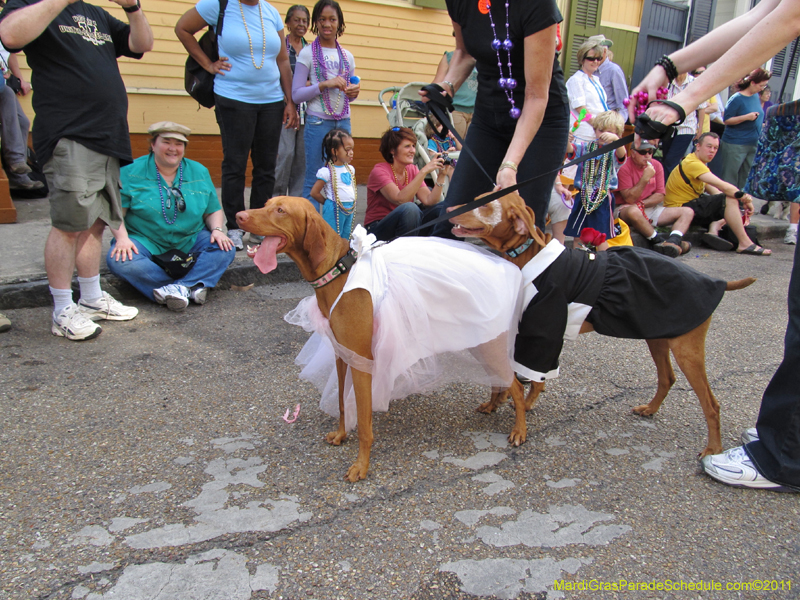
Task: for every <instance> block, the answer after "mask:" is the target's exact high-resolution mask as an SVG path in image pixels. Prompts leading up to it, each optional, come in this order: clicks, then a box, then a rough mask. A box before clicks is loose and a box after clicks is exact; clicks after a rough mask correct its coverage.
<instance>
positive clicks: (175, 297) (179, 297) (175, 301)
mask: <svg viewBox="0 0 800 600" xmlns="http://www.w3.org/2000/svg"><path fill="white" fill-rule="evenodd" d="M153 298H155V300H156V302H158V303H159V304H166V305H167V308H168V309H170V310H174V311H175V312H180V311H182V310H184V309H185V308H186V307H187V306H189V288H187V287H186V286H184V285H178V284H175V283H171V284H169V285H165V286H164V287H160V288H156V289H154V290H153Z"/></svg>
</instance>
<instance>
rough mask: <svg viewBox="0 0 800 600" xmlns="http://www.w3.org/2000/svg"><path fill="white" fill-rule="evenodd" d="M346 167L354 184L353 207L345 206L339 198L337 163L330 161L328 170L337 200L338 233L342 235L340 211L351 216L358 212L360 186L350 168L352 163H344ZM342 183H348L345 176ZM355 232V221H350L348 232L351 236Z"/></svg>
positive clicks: (334, 197)
mask: <svg viewBox="0 0 800 600" xmlns="http://www.w3.org/2000/svg"><path fill="white" fill-rule="evenodd" d="M344 168H345V170H346V171H347V174H348V175H349V176H350V184H351V185H352V186H353V206H352V208H349V209H348V208H345V206H344V204H342V201H341V200H339V186H338V184H337V182H336V165H334V164H333V161H329V162H328V171H329V172H330V174H331V189H332V190H333V200H334V202H336V211H335V214H336V233H338V234H339V235H342V228H341V225H339V212H340V211H341V213H343V214H344V215H345V216H350V215H352V214H353V213H354V212H356V203H357V202H358V188H357V187H356V182H355V178H354V177H353V171H351V170H350V165H348V164H347V163H345V164H344ZM342 183H345V185H346V184H347V182H346V181H344V177H342ZM352 234H353V221H350V232H349V233H348V234H347V237H348V238H349V237H350V236H351V235H352Z"/></svg>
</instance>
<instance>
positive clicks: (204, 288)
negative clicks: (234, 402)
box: [106, 121, 236, 311]
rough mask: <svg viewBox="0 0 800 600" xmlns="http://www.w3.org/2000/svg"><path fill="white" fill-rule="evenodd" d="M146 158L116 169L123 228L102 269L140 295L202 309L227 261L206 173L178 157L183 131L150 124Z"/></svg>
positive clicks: (220, 217) (228, 251) (228, 249)
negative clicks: (200, 306) (119, 185)
mask: <svg viewBox="0 0 800 600" xmlns="http://www.w3.org/2000/svg"><path fill="white" fill-rule="evenodd" d="M148 133H150V134H151V135H152V136H153V139H152V140H151V142H150V154H148V155H147V156H141V157H139V158H137V159H136V160H135V161H133V163H131V164H130V165H127V166H125V167H123V168H122V169H121V170H120V184H121V185H122V191H121V194H122V212H123V215H124V216H125V219H124V222H123V224H122V226H121V227H120V228H119V229H118V230H116V231H114V232H113V233H114V237H115V240H114V241H113V242H112V244H111V250H110V251H109V253H108V257H107V259H106V261H107V263H108V268H109V270H110V271H111V272H112V273H113V274H114V275H116V276H117V277H119V278H120V279H124V280H125V281H127V282H128V283H130V284H131V285H132V286H133V287H135V288H136V289H137V290H139V291H140V292H141V293H142V294H144V295H145V296H147V297H148V298H150V299H151V300H155V301H156V302H158V303H159V304H166V305H167V308H169V309H170V310H174V311H182V310H184V309H185V308H186V307H187V306H188V305H189V300H191V301H193V302H195V303H196V304H204V303H205V301H206V295H207V293H208V288H212V287H214V286H215V285H216V284H217V282H218V281H219V279H220V277H222V274H223V273H224V272H225V269H227V268H228V265H230V264H231V262H232V261H233V259H234V256H235V254H236V250H235V249H234V247H233V242H232V241H231V240H230V238H228V236H227V235H226V234H225V232H224V231H223V229H222V224H223V221H224V214H223V212H222V207H221V206H220V203H219V200H218V199H217V192H216V190H215V188H214V184H213V183H212V182H211V176H210V175H209V173H208V169H206V168H205V167H204V166H203V165H201V164H200V163H198V162H195V161H193V160H189V159H188V158H184V157H183V153H184V150H185V148H186V144H187V143H188V141H189V140H188V138H187V137H186V136H187V135H189V133H190V130H189V128H188V127H184V126H183V125H179V124H177V123H172V122H170V121H162V122H160V123H156V124H155V125H151V126H150V129H148Z"/></svg>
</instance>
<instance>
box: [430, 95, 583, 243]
mask: <svg viewBox="0 0 800 600" xmlns="http://www.w3.org/2000/svg"><path fill="white" fill-rule="evenodd" d="M516 126H517V121H515V120H514V119H512V118H511V117H510V116H509V115H508V111H507V110H503V111H500V112H495V111H492V110H489V109H486V108H482V107H480V106H478V105H477V104H476V105H475V112H474V113H473V116H472V123H471V124H470V126H469V129H468V130H467V137H466V139H465V140H464V142H465V144H466V145H467V146H469V148H470V149H471V150H472V152H473V153H474V154H475V156H476V157H477V158H478V160H479V161H480V163H481V165H483V168H484V169H486V172H487V173H488V174H489V175H490V176H491V177H496V175H497V169H498V168H499V167H500V163H501V162H502V161H503V157H504V156H505V154H506V150H508V146H509V144H510V143H511V139H512V138H513V137H514V131H515V129H516ZM568 135H569V108H567V105H566V103H565V104H563V105H555V106H553V107H548V109H547V111H546V113H545V116H544V120H543V121H542V124H541V125H540V126H539V131H538V132H537V133H536V136H535V137H534V138H533V140H532V141H531V143H530V145H529V146H528V149H527V150H526V151H525V155H524V156H523V157H522V160H521V161H520V163H519V170H518V171H517V181H525V180H526V179H530V178H531V177H535V176H537V175H539V174H542V173H547V172H548V171H551V170H557V169H558V168H559V167H560V166H561V165H562V164H563V161H564V152H565V151H566V148H567V137H568ZM556 174H557V172H556V171H554V172H553V173H552V175H548V176H546V177H541V178H540V179H538V180H536V181H533V182H531V183H529V184H527V185H524V186H522V187H521V188H520V189H519V190H518V192H519V195H520V196H522V198H523V199H524V200H525V204H527V205H528V206H530V207H531V208H532V209H533V212H534V214H535V215H536V225H538V226H539V227H540V228H542V229H544V222H545V218H546V217H547V207H548V205H549V204H550V191H551V190H552V189H553V184H554V183H555V180H556ZM493 187H494V185H493V183H492V182H491V181H489V179H487V177H486V175H484V174H483V171H481V170H480V168H479V167H478V165H477V164H475V161H474V160H473V159H472V157H471V156H470V155H469V154H468V153H467V152H466V151H465V150H462V151H461V156H460V157H459V159H458V164H457V165H456V170H455V172H454V173H453V179H452V181H451V182H450V188H449V189H448V190H447V197H446V198H445V199H444V201H443V204H444V205H445V206H457V205H459V204H466V203H467V202H469V201H471V200H474V199H475V198H477V197H478V196H480V195H481V194H483V193H485V192H491V191H492V188H493ZM452 228H453V225H452V224H451V223H449V222H448V221H443V222H441V223H439V224H438V225H436V226H435V229H434V232H433V235H437V236H440V237H449V238H452V237H453V235H452V233H451V230H452Z"/></svg>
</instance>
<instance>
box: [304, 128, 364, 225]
mask: <svg viewBox="0 0 800 600" xmlns="http://www.w3.org/2000/svg"><path fill="white" fill-rule="evenodd" d="M353 146H354V142H353V138H352V137H351V136H350V134H349V133H347V132H346V131H344V130H343V129H332V130H330V131H329V132H328V133H326V134H325V137H324V138H323V139H322V156H323V158H324V159H325V166H324V167H322V168H321V169H320V170H319V171H317V180H316V182H315V183H314V186H313V187H312V188H311V197H312V198H314V200H316V201H317V202H319V203H320V205H321V206H322V217H323V218H324V219H325V221H326V222H327V223H328V225H330V226H331V227H333V228H334V229H335V230H336V233H338V234H339V236H341V237H343V238H344V239H350V234H351V233H352V232H353V215H354V214H355V212H356V197H357V195H358V191H357V189H356V173H355V169H353V167H351V166H350V163H351V162H352V160H353Z"/></svg>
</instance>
